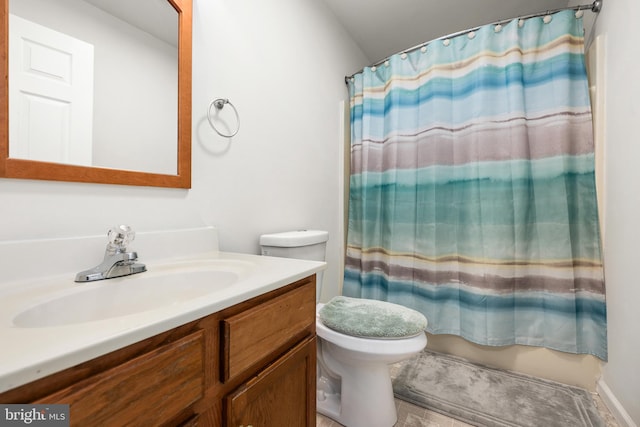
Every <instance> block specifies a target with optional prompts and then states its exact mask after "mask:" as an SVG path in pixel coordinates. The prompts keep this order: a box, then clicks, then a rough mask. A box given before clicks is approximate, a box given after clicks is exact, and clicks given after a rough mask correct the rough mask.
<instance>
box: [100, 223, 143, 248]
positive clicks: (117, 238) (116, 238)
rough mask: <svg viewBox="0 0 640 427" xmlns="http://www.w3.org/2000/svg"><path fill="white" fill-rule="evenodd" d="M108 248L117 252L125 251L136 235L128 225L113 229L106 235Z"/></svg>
mask: <svg viewBox="0 0 640 427" xmlns="http://www.w3.org/2000/svg"><path fill="white" fill-rule="evenodd" d="M107 237H108V238H109V246H110V247H111V248H113V249H116V250H117V251H125V250H126V249H127V246H129V243H131V242H132V241H133V240H134V239H135V238H136V233H135V231H133V230H132V229H131V227H129V226H128V225H119V226H117V227H113V228H111V229H110V230H109V232H108V233H107Z"/></svg>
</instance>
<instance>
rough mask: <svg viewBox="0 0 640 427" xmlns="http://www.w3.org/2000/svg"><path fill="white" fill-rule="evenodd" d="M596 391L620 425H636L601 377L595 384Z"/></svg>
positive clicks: (627, 426) (630, 426) (626, 426)
mask: <svg viewBox="0 0 640 427" xmlns="http://www.w3.org/2000/svg"><path fill="white" fill-rule="evenodd" d="M596 391H597V393H598V395H600V398H601V399H602V401H603V402H604V404H605V405H607V408H608V409H609V411H610V412H611V414H612V415H613V417H614V418H615V419H616V421H617V422H618V424H620V427H638V425H637V424H636V423H635V422H634V421H633V420H632V419H631V416H630V415H629V414H628V413H627V411H625V409H624V407H623V406H622V405H621V404H620V402H619V401H618V399H617V398H616V397H615V396H614V394H613V392H612V391H611V389H610V388H609V386H608V385H607V383H605V382H604V380H603V379H602V378H600V379H599V380H598V382H597V384H596Z"/></svg>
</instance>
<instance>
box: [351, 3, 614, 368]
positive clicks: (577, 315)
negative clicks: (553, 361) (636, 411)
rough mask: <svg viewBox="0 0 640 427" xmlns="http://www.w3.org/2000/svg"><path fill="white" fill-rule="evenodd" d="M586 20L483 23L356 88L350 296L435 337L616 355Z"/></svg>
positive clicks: (563, 15)
mask: <svg viewBox="0 0 640 427" xmlns="http://www.w3.org/2000/svg"><path fill="white" fill-rule="evenodd" d="M583 52H584V40H583V27H582V19H581V18H577V17H576V16H575V15H574V12H573V11H570V10H567V11H562V12H559V13H556V14H553V15H552V16H550V17H546V18H542V17H536V18H530V19H526V20H514V21H512V22H510V23H508V24H506V25H503V26H494V25H487V26H484V27H482V28H480V29H478V30H477V31H475V32H473V33H469V34H465V35H462V36H458V37H455V38H452V39H450V40H444V41H443V40H438V41H435V42H432V43H430V44H429V45H428V46H426V47H425V48H422V49H419V50H415V51H413V52H410V53H408V54H402V55H394V56H392V57H390V58H389V60H388V61H387V62H386V63H385V64H382V65H380V66H378V67H367V68H365V69H364V70H363V71H362V72H361V73H358V74H356V75H355V76H354V77H352V78H351V79H350V80H351V81H350V82H349V91H350V98H351V139H352V141H351V178H350V199H349V225H348V237H347V240H348V242H347V262H346V269H345V284H344V289H343V293H344V295H347V296H354V297H361V298H372V299H379V300H386V301H390V302H395V303H399V304H402V305H405V306H408V307H411V308H414V309H416V310H418V311H420V312H422V313H423V314H424V315H425V316H426V317H427V318H428V320H429V326H428V329H429V332H431V333H434V334H455V335H459V336H462V337H464V338H466V339H467V340H469V341H472V342H475V343H479V344H484V345H495V346H501V345H510V344H523V345H533V346H544V347H548V348H552V349H556V350H560V351H564V352H570V353H586V354H593V355H595V356H597V357H599V358H601V359H603V360H606V358H607V339H606V309H605V289H604V280H603V268H602V261H601V253H600V236H599V228H598V212H597V208H596V193H595V173H594V163H595V162H594V147H593V135H592V120H591V110H590V104H589V94H588V85H587V78H586V73H585V66H584V54H583Z"/></svg>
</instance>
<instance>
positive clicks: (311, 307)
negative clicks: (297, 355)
mask: <svg viewBox="0 0 640 427" xmlns="http://www.w3.org/2000/svg"><path fill="white" fill-rule="evenodd" d="M315 314H316V290H315V280H313V279H312V278H309V280H308V282H307V283H306V284H305V285H303V286H301V287H299V288H296V289H293V290H291V291H290V292H287V293H286V294H283V295H280V296H278V297H276V298H274V299H272V300H270V301H268V302H266V303H263V304H260V305H258V306H256V307H253V308H250V309H248V310H246V311H244V312H242V313H240V314H238V315H235V316H231V317H228V318H226V319H224V320H223V321H222V326H223V336H224V341H223V352H222V354H223V360H222V379H223V381H227V380H229V379H230V378H233V377H234V376H235V375H237V374H239V373H241V372H242V371H244V370H245V369H247V368H249V367H250V366H252V365H254V364H257V363H259V362H266V361H268V360H269V359H270V358H272V357H273V356H274V355H277V354H278V353H279V352H282V351H284V350H286V349H287V348H288V347H291V345H293V344H295V343H296V342H298V341H299V340H300V339H302V338H303V337H304V336H305V335H310V334H313V333H314V332H315Z"/></svg>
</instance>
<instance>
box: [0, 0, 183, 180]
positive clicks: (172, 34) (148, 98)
mask: <svg viewBox="0 0 640 427" xmlns="http://www.w3.org/2000/svg"><path fill="white" fill-rule="evenodd" d="M42 1H43V0H0V4H1V6H2V7H1V8H0V29H1V30H2V37H1V38H0V52H1V55H0V66H1V67H2V73H3V77H4V79H3V81H2V82H1V83H2V84H0V99H2V105H0V177H6V178H25V179H43V180H57V181H74V182H94V183H108V184H124V185H142V186H157V187H176V188H190V186H191V14H192V4H191V1H192V0H145V1H140V0H139V1H135V2H131V1H127V0H124V1H115V0H108V1H104V0H55V1H53V0H44V3H43V5H42V7H40V8H37V7H36V8H34V7H33V6H32V7H31V8H32V9H35V10H36V12H35V14H34V15H33V16H31V15H28V10H29V7H28V6H29V4H30V3H31V4H37V3H38V2H42ZM9 3H11V6H10V5H9ZM54 3H59V5H58V6H60V7H62V6H66V7H67V9H66V10H65V11H64V12H57V11H56V12H55V13H53V12H51V11H45V10H39V9H44V8H45V5H46V7H50V6H51V5H52V4H54ZM117 5H124V6H125V7H124V8H117V7H116V8H115V9H113V8H114V6H117ZM38 10H39V11H38ZM79 10H88V11H89V12H90V15H89V16H88V17H87V16H83V17H78V16H77V13H78V11H79ZM122 10H124V12H125V13H124V14H123V13H122ZM14 12H15V13H14ZM56 13H57V15H58V18H59V20H61V19H62V17H66V19H69V20H70V21H69V23H67V24H64V22H63V21H61V22H63V23H62V24H61V23H60V22H56V20H55V19H54V18H51V17H52V16H54V15H55V14H56ZM25 15H27V16H25ZM136 16H137V17H138V18H139V19H138V21H139V22H137V23H136V18H135V17H136ZM152 18H154V19H155V18H158V19H160V22H159V24H158V25H155V26H151V27H149V26H148V24H150V23H151V21H153V20H154V19H152ZM23 21H26V23H25V22H23ZM72 24H73V25H72ZM98 28H101V29H100V30H99V31H95V32H93V33H91V34H88V33H85V32H86V31H87V30H88V29H93V30H97V29H98ZM106 28H112V29H113V30H115V32H113V33H111V34H109V33H107V32H106ZM154 28H158V29H159V30H160V31H156V30H155V29H154ZM25 31H26V34H27V35H28V36H27V37H23V38H24V39H25V40H29V42H30V43H31V44H29V45H28V46H26V47H23V46H20V45H18V47H16V44H15V40H14V38H13V36H14V34H15V32H18V34H20V35H21V34H25V33H24V32H25ZM29 31H33V32H29ZM129 33H130V34H133V35H135V36H136V37H137V39H131V40H134V41H129V40H125V39H124V35H125V34H129ZM39 34H40V37H43V39H42V40H46V41H47V43H49V42H50V41H52V40H55V41H56V43H62V46H73V49H77V50H76V51H74V54H73V58H79V59H77V60H74V61H70V60H69V59H68V58H69V57H70V55H69V54H67V51H68V50H67V49H66V48H65V49H59V48H56V47H54V48H53V49H51V48H47V46H44V43H38V41H37V40H38V39H37V37H38V35H39ZM42 34H43V35H42ZM16 39H17V40H20V39H21V37H16ZM34 40H36V41H35V42H34ZM43 46H44V47H43ZM59 46H60V45H59ZM114 46H116V47H117V49H114ZM132 46H133V47H132ZM158 46H159V47H160V49H161V51H162V53H157V52H158ZM152 47H153V48H155V50H154V51H152V50H151V48H152ZM24 51H28V54H26V55H23V56H24V57H23V58H22V59H18V60H16V59H14V53H15V52H18V53H20V52H24ZM58 52H65V54H66V56H62V58H60V55H57V56H58V57H56V55H55V54H57V53H58ZM75 52H78V53H77V54H76V53H75ZM153 52H156V53H153ZM10 53H11V55H10ZM24 58H26V59H24ZM83 61H84V62H83ZM71 62H73V63H81V64H84V65H82V66H81V68H78V69H83V70H85V71H86V72H83V73H79V72H78V71H77V69H74V68H70V69H68V68H69V67H68V66H67V65H68V64H69V63H71ZM167 64H168V65H167ZM92 68H93V69H92ZM164 69H166V70H167V71H162V70H164ZM23 70H27V71H28V72H30V73H31V74H34V73H35V74H37V75H36V78H35V79H33V77H32V76H31V77H30V76H27V78H24V79H22V77H21V76H20V73H21V71H23ZM34 70H35V71H34ZM125 74H126V76H125ZM70 75H73V76H82V78H74V79H73V81H74V84H80V89H74V88H73V87H71V86H72V85H70V84H66V83H65V84H64V85H57V86H65V88H66V87H67V86H68V87H71V89H69V90H68V92H69V93H70V94H71V95H66V92H65V93H64V94H62V95H60V96H61V97H64V96H69V97H70V99H71V100H68V99H66V98H65V99H63V100H62V101H60V100H58V99H54V98H55V97H57V96H58V95H57V94H58V92H55V93H56V95H55V96H53V95H51V94H50V93H49V92H46V91H47V90H48V89H47V88H46V87H45V85H44V84H43V83H42V82H43V81H46V80H47V79H45V78H42V77H43V76H44V77H47V78H48V77H51V76H53V77H55V79H58V80H61V81H63V80H65V79H66V78H67V77H68V76H70ZM30 78H31V80H35V81H36V83H35V84H33V83H32V82H30V80H29V79H30ZM69 80H71V79H69ZM9 81H11V83H10V84H9ZM78 81H80V82H78ZM25 82H26V83H25ZM29 84H32V86H28V85H29ZM19 85H27V86H26V87H27V89H26V90H25V89H23V87H24V86H21V88H20V90H19V89H18V86H19ZM82 85H84V86H82ZM14 86H15V87H14ZM57 86H56V85H54V90H58V89H57ZM34 87H35V88H34ZM87 88H93V90H90V89H87ZM65 90H66V89H65ZM38 91H41V92H38ZM25 93H26V95H24V94H25ZM78 94H80V95H81V96H77V95H78ZM127 96H129V98H127ZM41 100H44V101H42V102H41ZM45 101H46V102H45ZM140 101H144V104H141V103H140ZM68 105H75V106H77V107H76V108H69V107H68ZM25 111H26V112H27V113H28V114H25ZM25 116H26V117H27V118H28V119H29V120H31V122H32V123H36V124H37V125H36V126H32V127H33V129H30V128H29V120H25V119H24V117H25ZM78 116H80V118H79V119H77V120H76V117H78ZM17 118H19V119H20V120H17ZM34 118H35V119H34ZM10 120H11V123H10V122H9V121H10ZM14 120H15V121H14ZM17 122H19V123H17ZM23 135H28V136H29V138H23ZM167 137H169V138H167ZM24 140H26V141H28V144H27V148H26V149H25V148H24V144H23V141H24ZM34 141H35V142H34ZM163 141H164V142H163ZM51 156H53V157H51Z"/></svg>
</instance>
